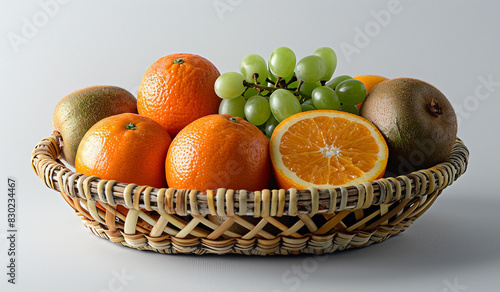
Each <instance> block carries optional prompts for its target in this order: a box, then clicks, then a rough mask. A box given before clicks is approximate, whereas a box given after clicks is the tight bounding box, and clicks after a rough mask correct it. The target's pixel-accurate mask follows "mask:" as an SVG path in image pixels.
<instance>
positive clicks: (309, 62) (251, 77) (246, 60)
mask: <svg viewBox="0 0 500 292" xmlns="http://www.w3.org/2000/svg"><path fill="white" fill-rule="evenodd" d="M336 67H337V55H336V54H335V51H334V50H333V49H331V48H329V47H321V48H319V49H317V50H316V51H314V53H313V54H312V55H309V56H306V57H304V58H302V59H300V60H299V61H298V62H297V61H296V56H295V53H294V52H293V51H292V50H291V49H290V48H287V47H278V48H276V49H274V50H273V52H272V53H271V56H270V57H269V60H268V62H267V63H266V60H264V58H262V57H261V56H260V55H257V54H249V55H246V56H244V57H243V58H242V59H241V61H240V66H239V70H240V72H225V73H223V74H221V75H220V76H219V78H218V79H217V80H216V81H215V85H214V89H215V93H216V94H217V95H218V96H219V97H221V98H222V99H223V100H222V102H221V104H220V107H219V113H220V114H229V115H232V116H236V117H241V118H244V119H246V120H247V121H249V122H250V123H252V124H254V125H256V126H258V127H259V128H260V129H261V130H262V131H263V132H264V133H265V134H266V135H267V136H268V137H270V136H271V134H272V132H273V131H274V128H276V126H277V125H278V124H279V123H280V122H281V121H283V120H284V119H286V118H288V117H290V116H292V115H294V114H297V113H299V112H303V111H309V110H318V109H330V110H341V111H345V112H350V113H354V114H359V111H358V108H357V107H356V105H357V104H359V103H361V102H363V100H364V99H365V97H366V88H365V85H364V84H363V83H362V82H361V81H358V80H355V79H353V78H352V77H351V76H348V75H339V76H336V77H334V78H332V77H333V73H334V72H335V69H336Z"/></svg>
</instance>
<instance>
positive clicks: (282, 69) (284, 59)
mask: <svg viewBox="0 0 500 292" xmlns="http://www.w3.org/2000/svg"><path fill="white" fill-rule="evenodd" d="M296 60H297V59H296V57H295V53H294V52H293V51H292V50H291V49H290V48H287V47H278V48H276V49H274V50H273V51H272V53H271V56H270V57H269V69H270V70H271V73H272V74H274V75H275V76H278V77H286V76H290V75H292V74H293V69H294V68H295V62H296Z"/></svg>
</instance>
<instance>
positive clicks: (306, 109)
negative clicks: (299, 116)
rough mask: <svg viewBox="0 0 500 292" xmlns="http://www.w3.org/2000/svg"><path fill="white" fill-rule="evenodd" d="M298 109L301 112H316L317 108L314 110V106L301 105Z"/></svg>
mask: <svg viewBox="0 0 500 292" xmlns="http://www.w3.org/2000/svg"><path fill="white" fill-rule="evenodd" d="M300 108H301V109H302V111H303V112H307V111H314V110H317V108H315V107H314V105H312V104H301V105H300Z"/></svg>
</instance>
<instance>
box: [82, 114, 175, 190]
mask: <svg viewBox="0 0 500 292" xmlns="http://www.w3.org/2000/svg"><path fill="white" fill-rule="evenodd" d="M171 141H172V140H171V138H170V136H169V135H168V133H167V131H166V130H165V129H164V128H163V127H162V126H161V125H160V124H159V123H157V122H155V121H154V120H152V119H150V118H148V117H143V116H140V115H137V114H129V113H126V114H119V115H115V116H111V117H107V118H104V119H102V120H100V121H99V122H97V123H96V124H94V125H93V126H92V127H91V128H90V129H89V130H88V131H87V133H86V134H85V136H83V138H82V141H81V142H80V145H79V147H78V151H77V153H76V161H75V168H76V171H78V172H80V173H83V174H87V175H96V176H98V177H100V178H102V179H110V180H111V179H112V180H116V181H119V182H123V183H135V184H138V185H148V186H152V187H156V188H162V187H166V180H165V157H166V156H167V151H168V147H169V146H170V143H171Z"/></svg>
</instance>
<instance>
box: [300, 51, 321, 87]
mask: <svg viewBox="0 0 500 292" xmlns="http://www.w3.org/2000/svg"><path fill="white" fill-rule="evenodd" d="M326 70H327V65H326V62H325V60H323V58H321V57H319V56H316V55H310V56H306V57H304V58H302V59H300V61H298V62H297V66H295V75H296V76H297V79H299V80H302V81H304V82H317V81H320V80H321V78H323V76H325V73H326Z"/></svg>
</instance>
